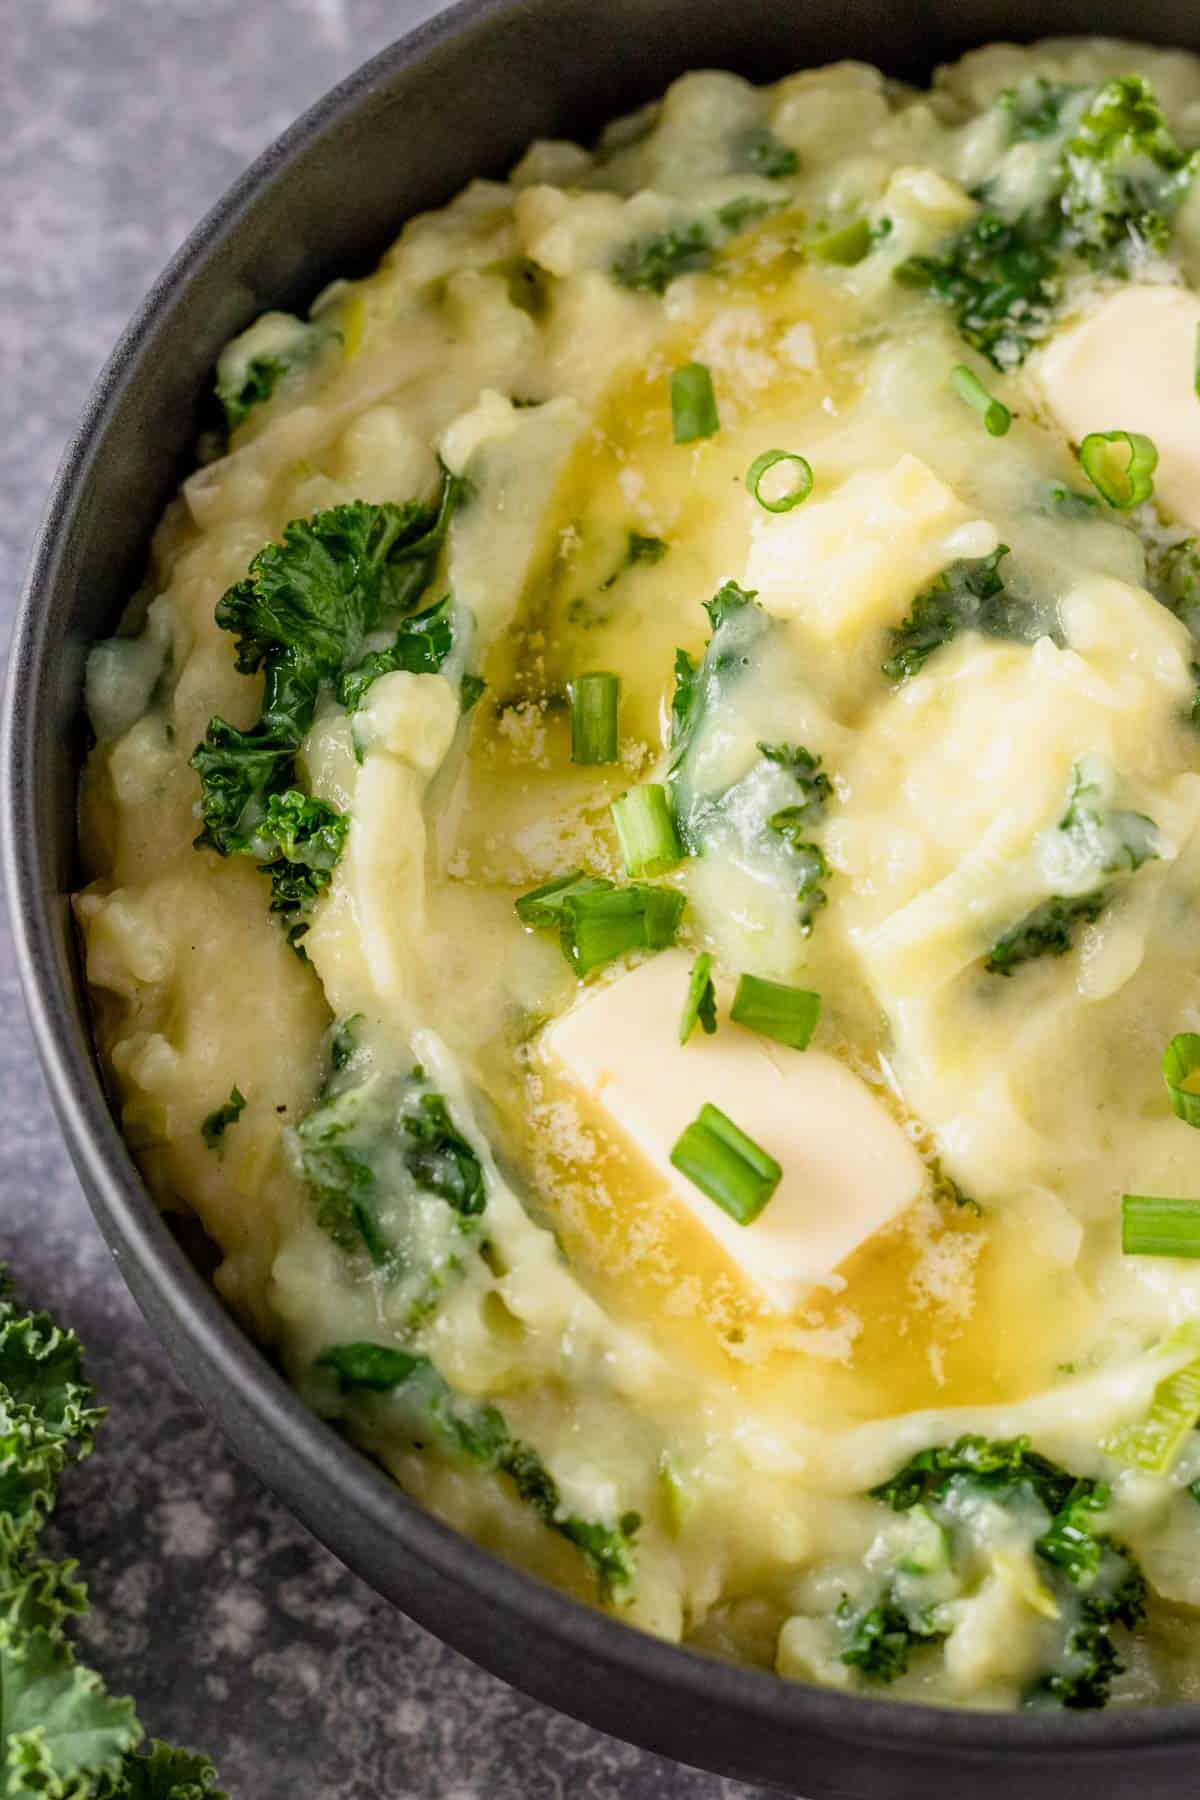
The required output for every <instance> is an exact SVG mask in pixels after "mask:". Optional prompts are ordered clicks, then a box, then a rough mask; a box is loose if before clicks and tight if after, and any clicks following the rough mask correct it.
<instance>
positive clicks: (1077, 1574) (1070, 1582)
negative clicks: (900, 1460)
mask: <svg viewBox="0 0 1200 1800" xmlns="http://www.w3.org/2000/svg"><path fill="white" fill-rule="evenodd" d="M871 1493H872V1498H874V1499H876V1500H880V1501H882V1502H883V1503H884V1504H885V1505H886V1506H889V1507H891V1509H892V1510H893V1511H894V1512H898V1513H899V1512H911V1511H912V1510H913V1509H921V1511H922V1512H923V1513H925V1514H927V1515H928V1517H929V1518H930V1519H932V1521H933V1522H934V1523H935V1524H936V1525H937V1526H939V1527H940V1528H941V1529H942V1530H943V1531H944V1532H945V1533H946V1534H947V1537H948V1540H949V1543H950V1546H951V1551H950V1554H951V1560H952V1563H953V1562H955V1561H960V1560H961V1561H965V1562H966V1563H967V1564H968V1566H969V1564H970V1562H971V1561H972V1559H973V1558H975V1557H977V1556H978V1554H979V1546H978V1545H977V1544H975V1543H974V1542H973V1541H972V1519H973V1517H974V1516H976V1515H977V1514H978V1512H979V1509H980V1507H981V1506H984V1507H1000V1508H1003V1509H1005V1510H1006V1511H1009V1512H1011V1513H1012V1515H1013V1518H1014V1521H1015V1522H1018V1523H1025V1524H1026V1527H1027V1529H1028V1530H1029V1531H1030V1533H1031V1545H1032V1550H1033V1553H1034V1555H1035V1557H1036V1558H1037V1560H1038V1562H1039V1564H1040V1565H1041V1566H1042V1570H1043V1578H1044V1580H1045V1581H1046V1583H1047V1585H1048V1588H1049V1590H1050V1597H1051V1599H1052V1603H1053V1605H1054V1616H1055V1617H1056V1618H1057V1619H1058V1620H1059V1621H1061V1642H1060V1643H1059V1644H1058V1645H1057V1647H1056V1648H1055V1649H1054V1650H1053V1653H1052V1660H1051V1661H1049V1662H1048V1663H1047V1665H1046V1667H1045V1668H1044V1669H1042V1670H1041V1671H1039V1673H1038V1674H1037V1675H1036V1676H1035V1678H1034V1680H1033V1682H1032V1683H1031V1685H1030V1689H1029V1692H1028V1694H1027V1696H1026V1698H1027V1703H1028V1704H1031V1705H1037V1704H1041V1703H1045V1702H1047V1701H1054V1702H1057V1703H1058V1704H1059V1705H1061V1706H1065V1707H1069V1708H1074V1709H1080V1708H1089V1707H1101V1706H1103V1705H1104V1704H1105V1703H1106V1701H1107V1699H1108V1695H1109V1689H1110V1687H1111V1684H1112V1680H1113V1677H1114V1676H1115V1675H1116V1674H1118V1673H1119V1672H1120V1670H1121V1667H1122V1664H1121V1661H1120V1658H1119V1656H1118V1654H1117V1650H1116V1646H1115V1644H1114V1642H1113V1632H1114V1630H1115V1628H1116V1627H1117V1626H1124V1627H1125V1628H1126V1629H1128V1630H1132V1629H1134V1628H1135V1627H1136V1626H1137V1625H1138V1624H1139V1623H1140V1621H1141V1620H1142V1619H1143V1618H1144V1616H1145V1610H1146V1582H1145V1577H1144V1576H1143V1574H1142V1571H1141V1569H1140V1567H1139V1566H1138V1563H1137V1562H1136V1560H1135V1558H1134V1557H1133V1555H1132V1554H1131V1553H1130V1551H1129V1550H1128V1549H1126V1547H1125V1546H1124V1545H1122V1544H1119V1543H1118V1542H1116V1540H1115V1539H1114V1538H1113V1537H1112V1536H1111V1534H1110V1533H1109V1532H1108V1531H1107V1530H1106V1529H1105V1519H1106V1515H1107V1513H1108V1510H1109V1507H1110V1503H1111V1494H1110V1492H1109V1489H1108V1487H1107V1486H1106V1485H1105V1483H1103V1482H1100V1481H1093V1480H1091V1479H1090V1478H1087V1477H1077V1476H1074V1475H1072V1474H1070V1473H1069V1471H1068V1470H1066V1469H1064V1468H1062V1467H1061V1466H1060V1465H1059V1464H1057V1463H1054V1462H1051V1461H1050V1460H1049V1458H1047V1457H1044V1456H1040V1455H1038V1454H1037V1452H1036V1451H1034V1450H1032V1449H1031V1448H1030V1445H1029V1440H1028V1439H1027V1438H1015V1439H1012V1440H1009V1441H1006V1442H999V1443H997V1442H992V1441H989V1440H988V1439H986V1438H982V1437H970V1436H968V1437H962V1438H959V1439H958V1440H957V1442H955V1443H953V1444H949V1445H942V1446H936V1447H934V1448H931V1449H929V1450H923V1451H921V1452H919V1453H918V1455H916V1456H914V1457H913V1458H912V1459H911V1460H910V1461H909V1462H908V1463H906V1464H905V1466H904V1467H903V1468H902V1469H899V1470H897V1472H896V1473H895V1474H894V1475H893V1476H892V1477H891V1478H890V1479H889V1480H887V1481H885V1482H883V1483H882V1484H881V1485H880V1486H879V1487H877V1488H873V1489H872V1490H871ZM854 1631H855V1636H854V1638H853V1640H852V1642H851V1645H850V1647H849V1652H848V1653H844V1655H845V1658H846V1660H847V1661H855V1662H856V1663H858V1666H861V1667H863V1668H864V1672H866V1673H869V1674H873V1675H874V1676H875V1677H876V1679H880V1680H885V1681H886V1680H892V1679H894V1678H895V1676H896V1675H897V1674H900V1673H902V1672H903V1670H904V1669H905V1668H906V1667H907V1660H908V1654H909V1651H910V1649H911V1648H912V1646H913V1643H914V1642H915V1641H918V1640H922V1639H924V1638H928V1637H933V1636H942V1635H944V1633H943V1632H942V1631H941V1629H940V1627H939V1624H938V1621H937V1619H936V1617H929V1616H928V1615H927V1616H926V1617H925V1618H923V1619H922V1618H921V1616H920V1615H918V1616H917V1618H916V1619H915V1620H914V1617H913V1613H912V1610H911V1609H910V1608H902V1609H897V1607H896V1605H895V1603H894V1600H893V1599H892V1598H891V1597H890V1596H885V1598H884V1599H883V1600H882V1601H881V1602H880V1604H879V1605H878V1606H877V1607H876V1608H875V1609H874V1611H873V1612H868V1613H867V1614H865V1615H864V1616H863V1617H862V1619H861V1620H856V1621H855V1622H854ZM860 1657H861V1658H865V1661H860V1660H859V1658H860Z"/></svg>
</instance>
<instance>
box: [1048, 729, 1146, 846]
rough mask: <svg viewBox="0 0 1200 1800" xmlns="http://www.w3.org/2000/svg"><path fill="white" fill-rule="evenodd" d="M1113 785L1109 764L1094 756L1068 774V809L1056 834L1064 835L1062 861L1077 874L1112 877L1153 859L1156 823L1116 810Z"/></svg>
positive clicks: (1138, 814)
mask: <svg viewBox="0 0 1200 1800" xmlns="http://www.w3.org/2000/svg"><path fill="white" fill-rule="evenodd" d="M1113 785H1114V783H1113V780H1112V776H1111V773H1110V771H1109V769H1108V766H1107V764H1105V763H1104V762H1103V760H1102V759H1100V758H1098V757H1094V756H1081V757H1080V759H1079V761H1078V762H1077V763H1076V764H1075V767H1074V769H1073V770H1072V774H1071V793H1070V798H1069V799H1068V802H1067V810H1066V812H1065V813H1064V814H1063V816H1062V818H1061V819H1060V820H1059V822H1058V827H1057V829H1058V830H1059V831H1060V832H1062V833H1063V834H1064V843H1063V850H1064V852H1065V860H1069V862H1070V863H1071V864H1072V865H1073V866H1074V867H1075V868H1077V869H1080V870H1088V869H1092V870H1096V871H1098V872H1099V873H1100V874H1102V875H1116V874H1119V873H1120V872H1121V871H1122V870H1128V871H1130V872H1132V871H1134V870H1135V869H1140V868H1141V866H1142V864H1143V863H1145V862H1153V861H1155V860H1157V857H1158V827H1157V826H1156V825H1155V823H1154V820H1153V819H1151V818H1148V817H1147V816H1146V814H1145V813H1136V812H1127V811H1123V810H1121V809H1120V808H1117V807H1115V806H1114V805H1113V803H1112V790H1113Z"/></svg>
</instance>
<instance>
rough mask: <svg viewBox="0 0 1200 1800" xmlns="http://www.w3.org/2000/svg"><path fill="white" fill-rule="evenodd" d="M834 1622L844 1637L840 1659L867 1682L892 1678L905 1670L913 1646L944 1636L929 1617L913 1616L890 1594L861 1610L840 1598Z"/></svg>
mask: <svg viewBox="0 0 1200 1800" xmlns="http://www.w3.org/2000/svg"><path fill="white" fill-rule="evenodd" d="M837 1621H838V1624H839V1625H840V1626H841V1627H842V1630H843V1632H844V1633H845V1635H846V1640H847V1641H846V1647H845V1649H844V1650H843V1651H842V1652H841V1658H842V1661H843V1662H844V1663H848V1664H849V1666H850V1667H851V1668H853V1669H857V1670H858V1671H859V1672H860V1674H862V1675H865V1676H866V1678H867V1680H868V1681H895V1680H896V1678H897V1676H899V1675H903V1674H905V1673H906V1671H907V1669H908V1664H909V1658H910V1657H911V1655H912V1652H913V1650H914V1649H916V1648H917V1647H918V1646H920V1645H922V1644H936V1643H940V1642H941V1641H942V1640H943V1639H944V1638H945V1636H946V1631H945V1629H944V1628H942V1627H941V1626H939V1625H937V1624H936V1623H934V1621H933V1620H932V1619H930V1618H928V1617H927V1616H922V1615H921V1614H917V1615H915V1616H914V1615H913V1614H912V1613H910V1612H909V1611H908V1609H907V1608H905V1607H903V1606H900V1605H898V1604H897V1602H896V1601H895V1600H894V1599H891V1598H890V1597H888V1598H884V1599H883V1600H880V1601H879V1602H878V1603H877V1604H876V1605H875V1606H870V1607H867V1608H865V1609H857V1608H855V1607H854V1606H852V1605H851V1603H850V1601H849V1600H843V1601H842V1603H841V1605H840V1606H839V1607H838V1610H837Z"/></svg>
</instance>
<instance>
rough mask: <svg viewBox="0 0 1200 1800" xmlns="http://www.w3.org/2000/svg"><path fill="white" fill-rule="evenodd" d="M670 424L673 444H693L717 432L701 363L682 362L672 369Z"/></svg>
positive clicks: (707, 378) (706, 374) (710, 391)
mask: <svg viewBox="0 0 1200 1800" xmlns="http://www.w3.org/2000/svg"><path fill="white" fill-rule="evenodd" d="M671 424H672V427H673V428H674V432H675V442H676V443H677V444H694V443H695V441H696V439H697V438H708V437H712V436H713V434H714V433H715V432H717V431H719V430H720V427H721V421H720V419H719V418H718V416H717V397H716V395H715V394H714V393H713V384H712V376H711V375H710V374H709V372H708V370H707V369H706V368H705V366H704V364H703V363H698V362H690V363H685V364H684V365H683V367H682V368H681V369H674V370H672V372H671Z"/></svg>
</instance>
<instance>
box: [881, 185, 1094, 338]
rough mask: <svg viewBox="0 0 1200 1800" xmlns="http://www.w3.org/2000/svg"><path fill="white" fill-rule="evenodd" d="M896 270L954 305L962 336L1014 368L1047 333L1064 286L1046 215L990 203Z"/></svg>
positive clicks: (902, 278) (905, 280)
mask: <svg viewBox="0 0 1200 1800" xmlns="http://www.w3.org/2000/svg"><path fill="white" fill-rule="evenodd" d="M893 276H894V278H895V280H897V281H899V282H900V283H902V285H903V286H905V287H913V288H926V289H927V290H928V291H929V292H930V293H931V294H932V295H933V296H934V297H935V298H936V299H938V300H941V301H943V302H944V303H945V304H946V305H947V306H950V307H952V308H953V310H954V319H955V324H956V325H957V327H958V331H959V335H960V336H961V337H962V338H964V339H965V340H966V342H967V343H968V344H970V345H971V347H972V348H973V349H975V350H978V351H980V352H981V354H982V355H984V356H986V357H988V359H989V360H990V361H991V362H992V363H994V364H995V366H996V368H998V369H1014V368H1016V367H1017V366H1018V365H1019V364H1020V363H1022V362H1024V360H1025V358H1026V356H1028V354H1029V352H1030V350H1031V349H1032V348H1033V346H1034V344H1035V343H1036V342H1037V340H1038V339H1039V338H1040V337H1043V336H1044V335H1045V333H1046V330H1047V327H1048V326H1049V323H1050V320H1051V317H1052V315H1053V311H1054V307H1055V305H1056V304H1057V301H1058V294H1059V286H1060V281H1059V263H1058V257H1057V255H1056V253H1055V250H1054V248H1053V241H1052V239H1051V238H1050V237H1048V235H1047V231H1046V227H1045V224H1044V222H1043V220H1042V219H1041V218H1040V217H1039V216H1036V215H1028V214H1024V215H1022V216H1021V217H1019V218H1017V219H1014V220H1008V219H1005V218H1003V217H1001V215H1000V214H999V213H998V212H995V211H993V210H991V209H988V208H985V209H984V210H983V211H982V212H980V213H978V214H977V215H976V216H975V218H974V219H972V221H971V223H970V224H969V225H967V226H965V227H964V228H963V230H962V231H960V232H959V233H958V234H957V235H956V236H955V237H953V238H951V239H950V240H949V241H948V243H946V244H944V245H943V246H942V248H941V250H940V251H938V252H937V253H936V254H934V255H931V256H910V257H908V258H907V259H906V260H905V261H904V262H902V263H898V264H897V266H896V268H895V269H894V270H893Z"/></svg>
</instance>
